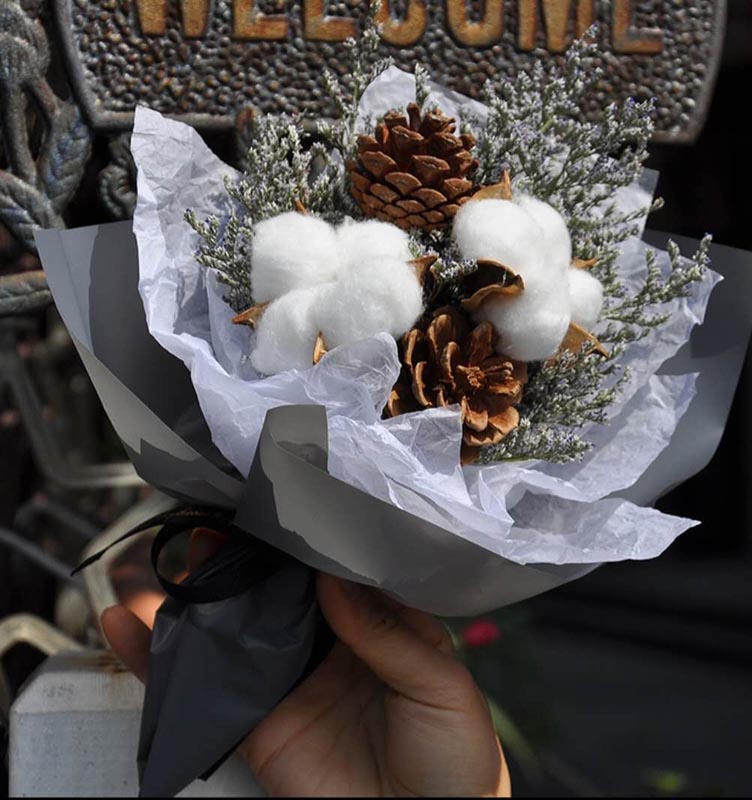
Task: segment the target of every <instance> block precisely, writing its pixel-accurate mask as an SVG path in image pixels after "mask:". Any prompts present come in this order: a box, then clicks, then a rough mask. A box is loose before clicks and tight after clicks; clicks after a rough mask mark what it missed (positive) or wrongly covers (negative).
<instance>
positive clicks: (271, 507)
mask: <svg viewBox="0 0 752 800" xmlns="http://www.w3.org/2000/svg"><path fill="white" fill-rule="evenodd" d="M37 243H38V247H39V252H40V256H41V258H42V261H43V265H44V267H45V270H46V273H47V277H48V280H49V284H50V287H51V289H52V292H53V296H54V298H55V301H56V303H57V306H58V309H59V311H60V313H61V315H62V317H63V319H64V321H65V323H66V325H67V326H68V329H69V330H70V332H71V335H72V336H73V339H74V342H75V344H76V347H77V349H78V351H79V353H80V355H81V357H82V359H83V361H84V364H85V366H86V368H87V370H88V371H89V374H90V376H91V379H92V381H93V382H94V385H95V387H96V389H97V392H98V394H99V396H100V398H101V400H102V403H103V405H104V407H105V410H106V411H107V413H108V415H109V417H110V419H111V421H112V423H113V425H114V427H115V429H116V431H117V433H118V435H119V436H120V438H121V439H122V441H123V443H124V446H125V447H126V450H127V452H128V454H129V457H130V458H131V460H132V461H133V464H134V466H135V468H136V469H137V471H138V472H139V474H140V475H141V476H142V477H143V478H144V480H146V481H148V482H149V483H151V484H152V485H154V486H157V487H158V488H160V489H161V490H162V491H164V492H166V493H168V494H171V495H173V496H175V497H177V498H180V499H182V500H185V501H189V502H191V503H196V504H201V505H209V506H216V507H218V508H222V509H225V510H229V511H231V512H233V513H234V519H235V522H236V524H237V525H239V526H240V527H241V528H243V529H244V530H246V531H248V532H249V535H252V536H254V537H257V538H259V539H261V540H263V541H266V542H268V543H269V544H271V545H272V546H274V547H276V548H279V549H281V550H283V551H284V552H285V553H287V554H289V555H290V556H292V557H293V558H294V559H297V560H298V561H299V562H301V565H294V564H293V565H292V566H290V567H289V569H288V570H287V571H285V572H283V573H280V574H278V575H275V576H270V578H269V580H268V581H267V582H265V583H263V584H260V585H258V586H254V587H253V588H252V589H249V590H248V591H246V592H244V593H242V594H239V595H238V596H237V597H234V598H231V599H230V600H223V601H220V602H216V603H208V604H200V605H196V604H187V605H186V604H184V603H179V602H177V601H174V600H172V599H171V600H169V601H167V602H166V603H165V605H164V606H163V608H162V609H161V610H160V612H159V614H158V620H157V624H156V628H155V635H154V639H153V643H152V653H151V660H150V672H149V682H148V687H147V696H146V703H145V708H144V716H143V726H142V737H141V743H140V744H141V746H140V757H141V759H142V766H143V773H142V774H143V784H142V792H143V793H144V794H146V795H159V794H173V793H176V792H177V791H179V790H180V789H181V788H183V786H185V785H187V783H189V782H190V781H191V780H192V779H193V778H195V777H196V776H198V775H200V774H203V773H204V772H206V771H207V770H209V769H211V768H212V766H214V765H215V764H216V763H217V762H218V761H219V760H220V759H221V758H222V757H223V756H224V755H225V754H226V753H227V751H228V750H229V749H231V748H232V747H234V746H235V745H236V744H237V742H238V741H239V740H240V739H241V738H242V737H243V736H244V735H245V734H247V733H248V731H250V730H251V729H252V727H253V726H254V725H255V724H256V723H257V722H258V721H259V720H260V719H261V718H263V716H264V715H265V714H266V713H268V711H269V710H270V709H271V708H272V707H273V706H274V705H275V704H276V703H277V702H278V700H279V699H281V697H283V696H284V694H285V693H286V692H287V691H288V690H289V689H290V688H291V686H292V685H293V684H294V683H295V681H296V680H297V678H298V677H299V676H300V674H301V671H302V669H303V668H304V666H305V664H306V663H307V661H308V658H309V656H310V648H311V642H312V636H313V633H314V628H315V626H314V624H313V613H314V606H313V605H312V603H311V592H312V584H311V576H312V573H311V572H310V570H309V569H307V568H306V567H308V568H314V569H318V570H324V571H327V572H330V573H332V574H336V575H339V576H341V577H345V578H348V579H351V580H355V581H359V582H361V583H364V584H368V585H372V586H375V587H378V588H381V589H383V590H385V591H387V592H388V593H390V594H392V595H393V596H395V597H396V598H398V599H400V600H401V601H403V602H405V603H407V604H409V605H411V606H414V607H418V608H421V609H424V610H426V611H429V612H432V613H437V614H442V615H447V616H452V615H473V614H477V613H483V612H486V611H488V610H491V609H493V608H496V607H499V606H503V605H507V604H510V603H514V602H517V601H519V600H522V599H525V598H528V597H531V596H534V595H536V594H539V593H541V592H544V591H547V590H549V589H552V588H555V587H557V586H559V585H561V584H563V583H566V582H568V581H570V580H573V579H575V578H577V577H580V576H581V575H584V574H586V573H587V572H589V571H590V570H592V569H593V568H594V567H595V566H596V564H593V563H588V564H577V563H575V564H520V563H516V562H514V561H511V560H509V559H506V558H503V557H501V556H499V555H498V554H497V553H494V552H493V551H492V550H490V549H487V548H485V547H482V546H480V545H478V544H476V543H473V542H471V541H469V540H467V539H465V538H460V537H458V536H454V535H452V533H451V531H448V530H446V529H445V528H443V527H440V526H438V525H435V524H433V523H432V522H429V521H427V520H426V519H423V518H421V517H419V516H416V515H413V514H410V513H408V512H406V511H404V510H400V509H398V508H396V507H395V506H393V505H390V504H389V503H388V502H385V501H383V500H381V499H379V498H377V497H374V496H372V495H370V494H367V493H365V492H363V491H361V490H359V489H358V488H356V487H354V486H351V485H349V484H347V483H345V482H343V481H340V480H337V479H335V478H333V477H332V476H331V475H329V473H328V471H327V453H328V445H327V442H328V437H327V416H326V412H325V411H324V409H323V408H322V407H320V406H281V407H278V408H274V409H272V410H271V411H269V412H268V414H267V417H266V421H265V423H264V425H263V429H262V432H261V437H260V440H259V446H258V448H257V450H256V453H255V456H254V459H253V463H252V465H251V469H250V471H249V474H248V476H247V477H244V476H241V475H240V474H239V473H238V472H237V471H236V470H235V469H234V468H233V467H232V466H230V465H229V464H228V463H227V461H225V459H224V458H223V457H222V456H221V454H220V453H219V452H218V450H217V449H216V448H215V447H214V446H213V444H212V443H211V437H210V436H209V433H208V430H207V426H206V425H205V424H204V423H203V421H202V416H201V411H200V408H199V406H198V402H197V399H196V395H195V392H194V391H193V387H192V385H191V381H190V378H189V375H188V372H187V370H186V369H185V367H184V366H183V364H182V363H181V362H180V361H178V360H177V359H176V358H174V357H173V356H171V355H169V354H168V353H167V352H166V351H165V350H163V349H162V348H161V347H160V346H159V345H158V344H157V343H156V342H155V341H154V339H152V337H151V336H150V334H149V331H148V329H147V326H146V322H145V318H144V311H143V306H142V305H141V301H140V298H139V296H138V290H137V283H138V262H137V254H136V247H135V242H134V238H133V235H132V233H131V230H130V226H129V223H115V224H112V225H103V226H95V227H92V228H84V229H78V230H73V231H65V232H63V231H41V232H39V233H38V234H37ZM713 256H714V268H715V269H716V270H717V271H719V272H721V273H722V274H723V275H724V276H725V278H726V281H725V282H724V283H723V284H722V285H721V287H720V289H721V290H720V291H718V292H716V293H714V294H713V295H712V297H711V300H710V306H709V310H708V314H707V317H706V322H705V324H704V325H703V326H701V327H698V328H696V329H695V330H694V332H693V334H692V337H691V339H690V341H689V342H688V344H687V345H686V346H685V347H684V348H683V349H682V350H681V351H680V352H679V353H677V354H676V355H675V356H674V357H673V358H671V359H670V360H669V361H668V362H667V363H666V364H664V366H663V368H662V372H663V373H664V374H667V375H671V374H674V373H673V372H672V370H673V371H674V372H675V373H676V374H679V375H685V374H687V373H688V372H700V380H698V382H697V391H696V394H695V395H694V398H693V399H692V400H691V403H690V404H689V408H688V410H687V412H686V414H685V420H684V421H683V422H682V424H681V425H680V426H679V428H677V430H676V433H675V435H674V437H673V439H672V441H671V443H670V445H669V446H668V448H666V450H665V451H664V452H663V453H662V454H661V455H660V456H659V458H658V459H657V460H656V461H655V463H654V464H653V465H652V466H651V467H650V468H649V470H648V471H647V472H646V473H645V475H644V476H643V478H642V479H641V480H640V481H639V482H638V483H637V484H636V485H635V486H634V487H632V488H631V489H629V490H626V491H624V492H621V493H619V495H618V496H617V497H615V498H614V500H613V502H614V503H616V502H618V498H619V497H629V499H631V500H633V501H635V502H640V503H648V502H652V501H653V500H655V499H656V498H657V497H658V496H660V495H661V494H662V493H664V492H665V491H666V490H667V489H669V488H671V487H672V486H673V485H675V484H676V483H677V482H679V481H681V480H683V479H685V478H686V477H688V475H689V474H692V472H695V471H697V470H698V469H701V468H702V467H703V466H704V465H705V464H706V463H707V461H708V460H709V459H710V458H711V456H712V454H713V452H714V451H715V448H716V447H717V444H718V441H719V440H720V436H721V433H722V431H723V427H724V425H725V421H726V417H727V414H728V409H729V406H730V402H731V398H732V396H733V391H734V388H735V386H736V382H737V380H738V376H739V372H740V369H741V365H742V362H743V358H744V353H745V351H746V346H747V343H748V340H749V334H750V329H751V328H752V311H751V309H752V304H750V303H749V302H745V299H746V298H749V297H751V296H752V258H751V257H750V255H749V254H747V253H741V252H739V251H734V250H730V249H728V248H718V247H715V248H714V249H713ZM704 376H707V377H704ZM698 418H701V419H702V420H703V425H702V434H701V435H698V429H697V426H696V423H695V424H694V425H692V420H697V419H698ZM685 421H686V422H687V424H684V423H685ZM526 499H527V498H522V501H521V503H523V504H524V502H525V500H526ZM534 501H535V497H534V496H533V495H531V500H530V503H531V507H532V511H531V512H530V513H531V515H532V517H531V518H533V519H534V511H535V509H534ZM302 565H306V567H304V566H302ZM234 703H237V705H235V704H234ZM208 725H210V727H207V726H208ZM196 730H200V731H201V733H200V735H199V736H197V735H195V732H196ZM207 731H210V732H211V733H210V735H207Z"/></svg>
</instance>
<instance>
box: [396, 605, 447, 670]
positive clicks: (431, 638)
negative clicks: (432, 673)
mask: <svg viewBox="0 0 752 800" xmlns="http://www.w3.org/2000/svg"><path fill="white" fill-rule="evenodd" d="M382 597H383V599H384V601H385V602H386V603H387V605H389V606H390V607H391V608H392V609H393V610H394V613H395V614H396V615H397V616H398V617H399V618H400V619H401V620H402V621H403V622H404V623H405V625H407V627H408V628H411V629H412V630H413V631H414V632H415V633H417V634H418V636H420V638H421V639H423V641H424V642H426V643H427V644H430V645H431V647H435V648H436V649H437V650H440V651H441V652H442V653H446V654H447V655H450V656H451V655H453V654H454V645H453V644H452V637H451V636H450V635H449V632H448V631H447V629H446V628H445V627H444V626H443V625H442V624H441V622H439V620H437V619H436V617H434V616H432V615H431V614H426V612H425V611H418V609H417V608H410V607H409V606H405V605H403V604H402V603H400V602H399V601H397V600H394V599H393V598H391V597H387V596H386V595H382Z"/></svg>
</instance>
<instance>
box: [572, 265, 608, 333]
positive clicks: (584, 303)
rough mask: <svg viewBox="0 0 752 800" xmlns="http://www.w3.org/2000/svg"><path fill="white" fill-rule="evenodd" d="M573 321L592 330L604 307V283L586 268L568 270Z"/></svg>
mask: <svg viewBox="0 0 752 800" xmlns="http://www.w3.org/2000/svg"><path fill="white" fill-rule="evenodd" d="M567 282H568V284H569V300H570V304H571V307H572V322H576V323H577V324H578V325H582V327H583V328H585V330H588V331H589V330H592V329H593V326H594V325H595V323H596V322H598V318H599V317H600V315H601V310H602V309H603V285H602V284H601V282H600V281H599V280H598V279H597V278H595V277H593V276H592V275H591V274H590V273H589V272H586V271H585V270H584V269H574V268H570V269H568V270H567Z"/></svg>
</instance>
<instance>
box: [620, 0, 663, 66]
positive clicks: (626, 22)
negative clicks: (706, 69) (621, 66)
mask: <svg viewBox="0 0 752 800" xmlns="http://www.w3.org/2000/svg"><path fill="white" fill-rule="evenodd" d="M613 7H614V51H615V52H617V53H660V52H661V50H663V32H662V31H661V30H660V29H659V28H644V29H642V30H635V29H634V28H633V27H632V4H631V2H630V0H613Z"/></svg>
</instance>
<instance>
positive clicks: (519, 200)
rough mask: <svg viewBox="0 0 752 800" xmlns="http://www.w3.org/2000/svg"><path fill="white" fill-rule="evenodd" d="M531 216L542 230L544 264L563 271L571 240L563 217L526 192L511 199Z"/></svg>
mask: <svg viewBox="0 0 752 800" xmlns="http://www.w3.org/2000/svg"><path fill="white" fill-rule="evenodd" d="M512 202H513V203H515V204H516V205H517V206H519V207H520V208H521V209H522V210H523V211H525V212H526V213H527V214H528V215H529V216H531V217H532V218H533V219H534V220H535V221H536V222H537V223H538V225H539V226H540V229H541V230H542V231H543V241H544V242H545V246H546V256H545V259H546V265H547V266H549V267H551V268H552V271H553V270H556V271H557V272H559V273H562V272H564V271H565V270H566V269H567V268H568V267H569V264H570V263H571V261H572V240H571V238H570V236H569V230H568V229H567V223H566V222H565V221H564V217H562V215H561V214H560V213H559V212H558V211H557V210H556V209H555V208H554V207H553V206H550V205H549V204H548V203H544V202H543V201H542V200H538V199H537V198H535V197H531V196H530V195H527V194H521V195H519V196H515V197H514V199H513V200H512Z"/></svg>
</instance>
